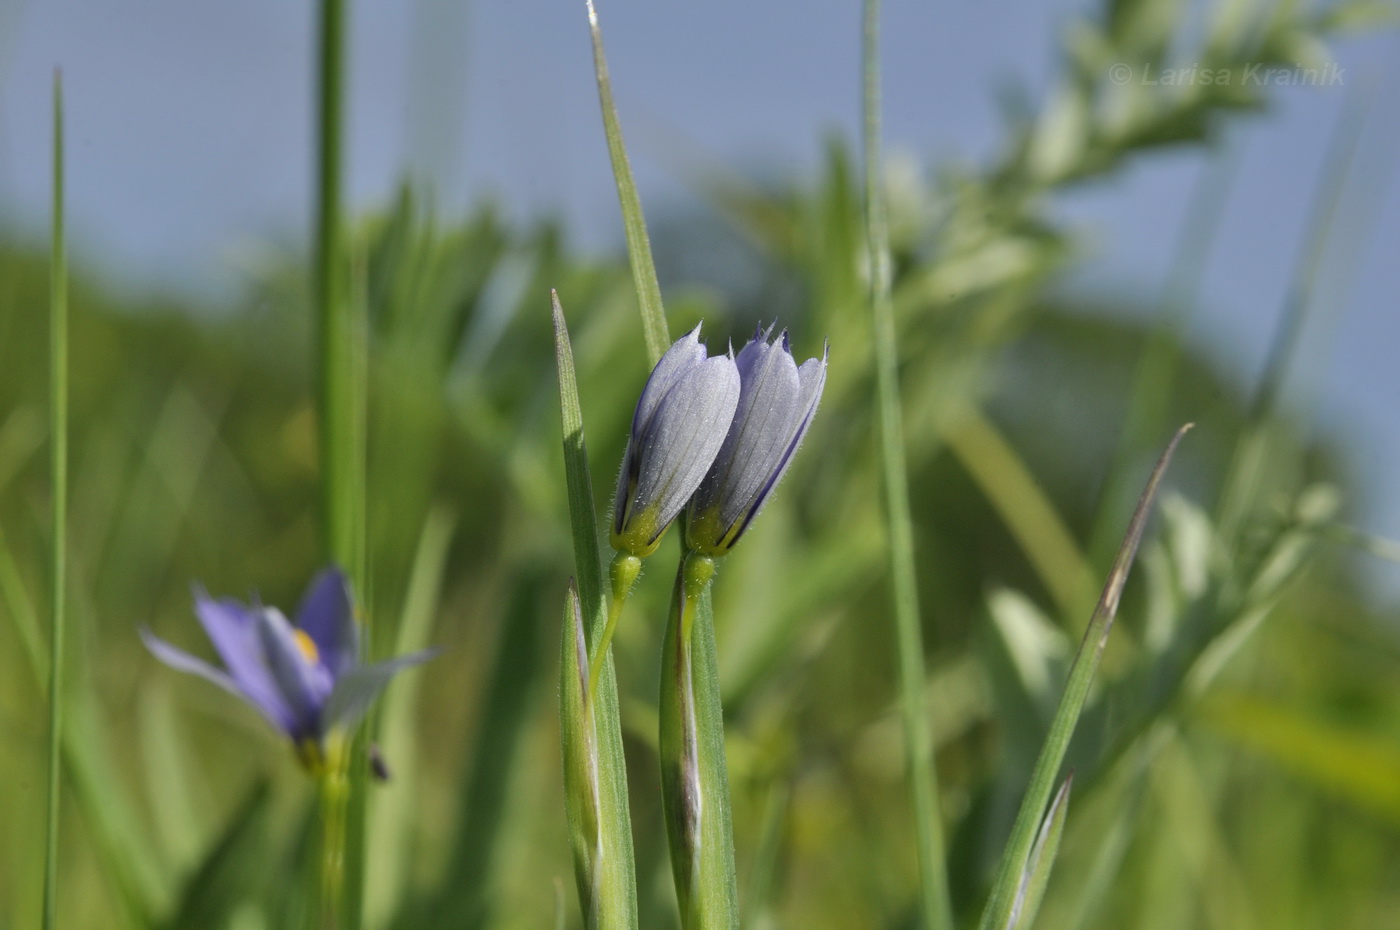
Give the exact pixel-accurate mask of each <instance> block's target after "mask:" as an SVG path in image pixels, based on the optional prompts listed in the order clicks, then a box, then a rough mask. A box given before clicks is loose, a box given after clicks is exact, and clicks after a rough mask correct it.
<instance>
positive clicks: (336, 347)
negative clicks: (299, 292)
mask: <svg viewBox="0 0 1400 930" xmlns="http://www.w3.org/2000/svg"><path fill="white" fill-rule="evenodd" d="M347 5H348V4H347V0H321V2H320V5H319V13H318V19H317V39H318V43H319V44H318V64H317V68H318V71H317V77H318V86H317V140H316V144H317V153H316V238H315V268H314V280H313V286H314V293H315V305H316V332H317V345H316V358H315V366H316V371H317V374H318V401H319V411H318V412H319V415H320V418H319V426H320V441H321V446H320V451H321V514H322V521H323V528H322V536H323V545H324V546H325V552H326V557H327V559H329V561H331V562H333V563H335V564H337V565H339V566H341V567H342V568H343V569H344V570H345V571H346V573H347V574H348V575H349V577H350V579H351V583H352V585H353V587H354V590H355V592H356V595H357V596H358V597H359V599H360V603H362V604H368V603H369V598H368V596H367V595H368V584H367V579H366V577H365V571H364V568H365V566H364V531H365V517H364V510H365V507H364V500H365V498H364V469H365V451H364V450H365V442H364V435H363V424H364V415H363V411H364V409H365V398H364V375H365V372H364V371H363V369H362V364H361V361H362V360H361V358H360V355H359V353H358V351H357V340H358V339H359V338H360V337H362V336H363V333H362V332H361V331H360V330H359V329H358V328H357V322H356V318H355V317H356V313H355V310H356V306H355V301H354V300H352V299H351V295H350V293H349V291H350V288H349V268H348V264H347V262H346V254H345V253H346V250H345V235H344V228H343V227H344V218H343V212H344V208H343V203H342V192H343V175H344V151H343V150H344V138H343V136H344V113H345V75H346V62H345V58H346V54H345V50H346V43H347V23H348V20H349V16H348V12H347ZM369 616H370V614H369V612H368V611H367V610H366V611H362V612H361V614H360V620H361V621H362V622H365V623H366V625H368V618H369ZM362 641H363V642H365V643H367V644H370V646H373V644H374V643H375V637H374V636H373V631H372V630H368V629H367V630H366V631H365V635H364V636H363V637H362ZM370 651H371V654H372V652H373V650H372V649H371V650H370ZM371 657H373V656H372V655H371ZM366 732H367V727H364V726H362V727H359V728H357V731H356V734H355V737H354V739H353V740H352V742H351V748H350V751H349V752H348V753H346V754H345V760H344V762H343V763H342V765H343V766H344V767H345V768H344V769H343V770H342V771H341V772H340V773H339V777H340V778H341V779H342V780H344V781H345V782H346V783H347V786H348V790H345V791H335V792H331V793H328V795H327V797H328V798H331V799H332V800H334V801H335V803H338V804H340V805H341V808H340V809H339V810H331V809H329V808H327V810H326V816H327V825H328V826H330V825H336V826H335V829H336V833H337V844H338V845H339V846H340V848H339V849H334V850H333V849H330V848H327V849H326V850H325V853H324V855H325V858H324V861H323V868H324V869H325V870H327V872H328V874H326V875H323V876H322V877H321V879H320V887H321V891H322V894H323V895H324V896H325V897H324V899H323V900H322V920H323V921H325V922H327V923H335V924H337V925H338V926H339V927H340V928H341V930H360V927H361V925H362V923H363V919H364V876H365V846H366V842H367V840H366V831H367V827H368V817H367V811H368V808H367V804H368V780H369V776H368V756H367V750H368V739H367V736H366ZM341 798H343V800H338V799H341Z"/></svg>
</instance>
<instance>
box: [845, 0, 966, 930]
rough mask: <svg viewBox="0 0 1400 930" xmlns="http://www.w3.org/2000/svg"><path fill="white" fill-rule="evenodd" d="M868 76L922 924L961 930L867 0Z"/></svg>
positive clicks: (876, 302)
mask: <svg viewBox="0 0 1400 930" xmlns="http://www.w3.org/2000/svg"><path fill="white" fill-rule="evenodd" d="M864 12H865V28H864V44H863V56H862V57H863V61H862V72H863V76H864V92H863V95H862V100H863V109H864V140H865V145H864V149H865V218H866V227H867V228H866V236H867V247H868V248H869V261H870V269H869V274H870V309H871V322H872V328H873V336H874V343H875V345H874V349H875V375H876V394H877V397H876V402H877V405H878V408H879V422H880V427H879V429H880V459H881V470H882V473H883V474H882V477H883V482H884V489H885V512H886V514H885V515H886V521H887V527H888V534H889V551H890V581H891V586H892V588H893V592H892V593H893V597H894V620H895V628H896V636H897V647H898V651H899V687H900V696H901V701H900V704H901V710H902V713H903V719H904V752H905V764H906V767H907V769H908V773H909V790H910V792H911V794H912V801H913V815H914V831H915V834H916V839H917V841H918V852H919V901H920V909H919V910H920V915H921V919H920V923H921V925H922V926H923V928H924V930H946V928H951V927H952V926H953V912H952V904H951V902H950V900H949V895H948V874H947V873H948V870H947V865H946V862H945V852H944V845H943V844H944V840H943V825H942V821H941V816H942V815H941V813H940V807H941V805H940V803H939V792H938V776H937V772H936V770H935V767H934V760H933V746H932V742H931V739H930V736H929V724H928V714H927V707H926V704H925V697H924V678H925V673H924V643H923V632H922V627H921V620H920V617H919V592H918V583H917V578H916V575H915V569H914V527H913V521H912V518H911V516H910V513H909V476H908V474H907V472H906V464H905V461H904V435H903V423H902V410H901V406H900V399H899V371H898V352H897V349H896V346H895V325H894V302H893V300H892V297H891V293H890V289H891V285H892V270H891V263H890V244H889V228H888V226H887V223H886V218H885V201H884V191H883V189H882V184H883V177H882V172H881V164H880V162H881V158H882V157H883V156H882V155H881V149H880V57H879V43H880V4H879V0H865V11H864Z"/></svg>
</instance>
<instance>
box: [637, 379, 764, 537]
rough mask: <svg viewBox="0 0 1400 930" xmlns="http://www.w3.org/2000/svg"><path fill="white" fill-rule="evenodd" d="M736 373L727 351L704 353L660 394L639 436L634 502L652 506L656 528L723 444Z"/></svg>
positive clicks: (661, 526) (667, 522)
mask: <svg viewBox="0 0 1400 930" xmlns="http://www.w3.org/2000/svg"><path fill="white" fill-rule="evenodd" d="M739 394H740V383H739V373H738V370H737V369H736V368H735V365H734V362H733V361H731V360H730V358H729V357H728V356H725V355H717V356H715V357H714V358H710V359H706V360H705V361H704V362H702V363H700V364H699V365H696V366H695V367H694V368H693V369H691V370H690V371H689V372H687V373H686V375H685V377H684V378H682V379H681V380H680V381H679V382H678V383H677V384H676V385H675V387H674V388H673V389H672V390H671V392H670V393H669V394H667V395H666V397H665V398H664V399H663V400H662V403H661V406H660V407H659V408H658V409H657V412H656V416H655V417H654V418H653V420H652V423H651V425H650V427H649V428H648V430H647V432H646V433H645V435H644V436H643V439H642V442H643V452H642V456H641V459H642V468H641V474H640V475H639V476H638V479H637V487H636V491H635V503H636V504H637V505H638V506H641V507H655V508H656V523H657V526H656V530H657V533H658V534H659V533H660V532H661V531H662V530H664V529H665V528H666V527H667V526H668V525H670V523H671V521H672V520H674V519H675V518H676V515H677V514H679V513H680V512H681V509H682V508H683V507H685V503H686V501H688V500H689V499H690V496H691V495H692V494H694V493H695V489H696V487H698V486H699V484H700V482H701V480H703V479H704V477H705V474H706V472H708V471H709V470H710V465H711V464H712V463H713V462H714V460H715V456H716V455H718V454H719V450H720V449H721V448H722V447H723V445H724V441H725V437H726V436H727V435H728V433H729V425H730V423H732V422H733V420H734V411H735V409H736V407H737V406H738V403H739Z"/></svg>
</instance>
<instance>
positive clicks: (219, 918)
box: [165, 781, 271, 930]
mask: <svg viewBox="0 0 1400 930" xmlns="http://www.w3.org/2000/svg"><path fill="white" fill-rule="evenodd" d="M270 796H271V793H270V792H269V791H268V785H267V782H266V781H259V782H258V783H257V784H255V785H254V786H253V789H252V790H251V791H250V792H248V796H247V797H246V798H245V799H244V801H243V803H242V804H240V805H238V809H237V810H235V811H234V812H233V814H232V815H231V816H230V817H229V819H228V823H227V824H226V825H225V827H224V830H223V832H222V834H220V836H219V838H218V839H217V840H216V841H215V842H214V843H213V844H212V845H211V846H210V848H209V851H208V853H207V854H206V855H205V856H204V859H203V861H202V862H201V863H200V864H199V867H198V868H197V869H195V871H194V872H193V874H192V875H191V876H190V877H189V879H188V880H187V881H186V882H185V887H184V889H183V891H182V892H181V895H180V901H179V903H178V905H177V906H176V908H175V911H174V913H173V914H172V916H171V918H170V920H168V921H166V923H165V926H166V927H168V928H170V930H184V928H188V927H222V926H225V925H226V923H227V921H228V919H229V917H230V916H231V915H232V914H233V912H234V910H236V909H237V907H238V906H239V905H240V904H242V903H243V902H244V901H245V900H246V898H247V896H248V894H249V893H250V892H251V891H253V889H254V887H255V885H256V884H257V883H256V882H255V881H254V879H255V878H256V876H257V874H258V872H259V871H260V864H261V862H262V861H263V857H264V854H265V853H264V851H265V845H264V844H265V839H266V838H265V836H264V833H265V832H266V831H265V826H266V818H267V808H268V800H269V798H270Z"/></svg>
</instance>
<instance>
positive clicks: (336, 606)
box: [297, 568, 360, 677]
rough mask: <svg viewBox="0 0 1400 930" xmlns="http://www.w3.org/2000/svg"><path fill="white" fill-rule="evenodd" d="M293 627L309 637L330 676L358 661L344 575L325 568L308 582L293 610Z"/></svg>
mask: <svg viewBox="0 0 1400 930" xmlns="http://www.w3.org/2000/svg"><path fill="white" fill-rule="evenodd" d="M297 627H298V628H299V629H301V630H303V631H305V633H306V635H307V636H309V637H311V641H312V642H313V643H315V644H316V651H317V652H318V653H319V654H320V659H321V664H322V665H324V666H325V667H326V668H328V669H330V673H331V675H332V676H335V677H338V676H340V675H342V674H344V673H345V672H346V671H348V670H349V669H351V668H353V667H354V665H355V663H356V662H358V661H359V658H360V631H359V627H358V625H357V624H356V623H355V607H354V603H353V602H352V600H351V594H350V583H349V581H348V580H347V579H346V577H345V573H344V572H342V571H341V570H340V569H338V568H328V569H326V570H325V571H323V572H321V573H320V574H319V575H317V576H316V577H315V579H314V580H312V582H311V586H310V587H309V588H307V591H306V596H305V598H303V599H302V602H301V607H300V608H298V609H297Z"/></svg>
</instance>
